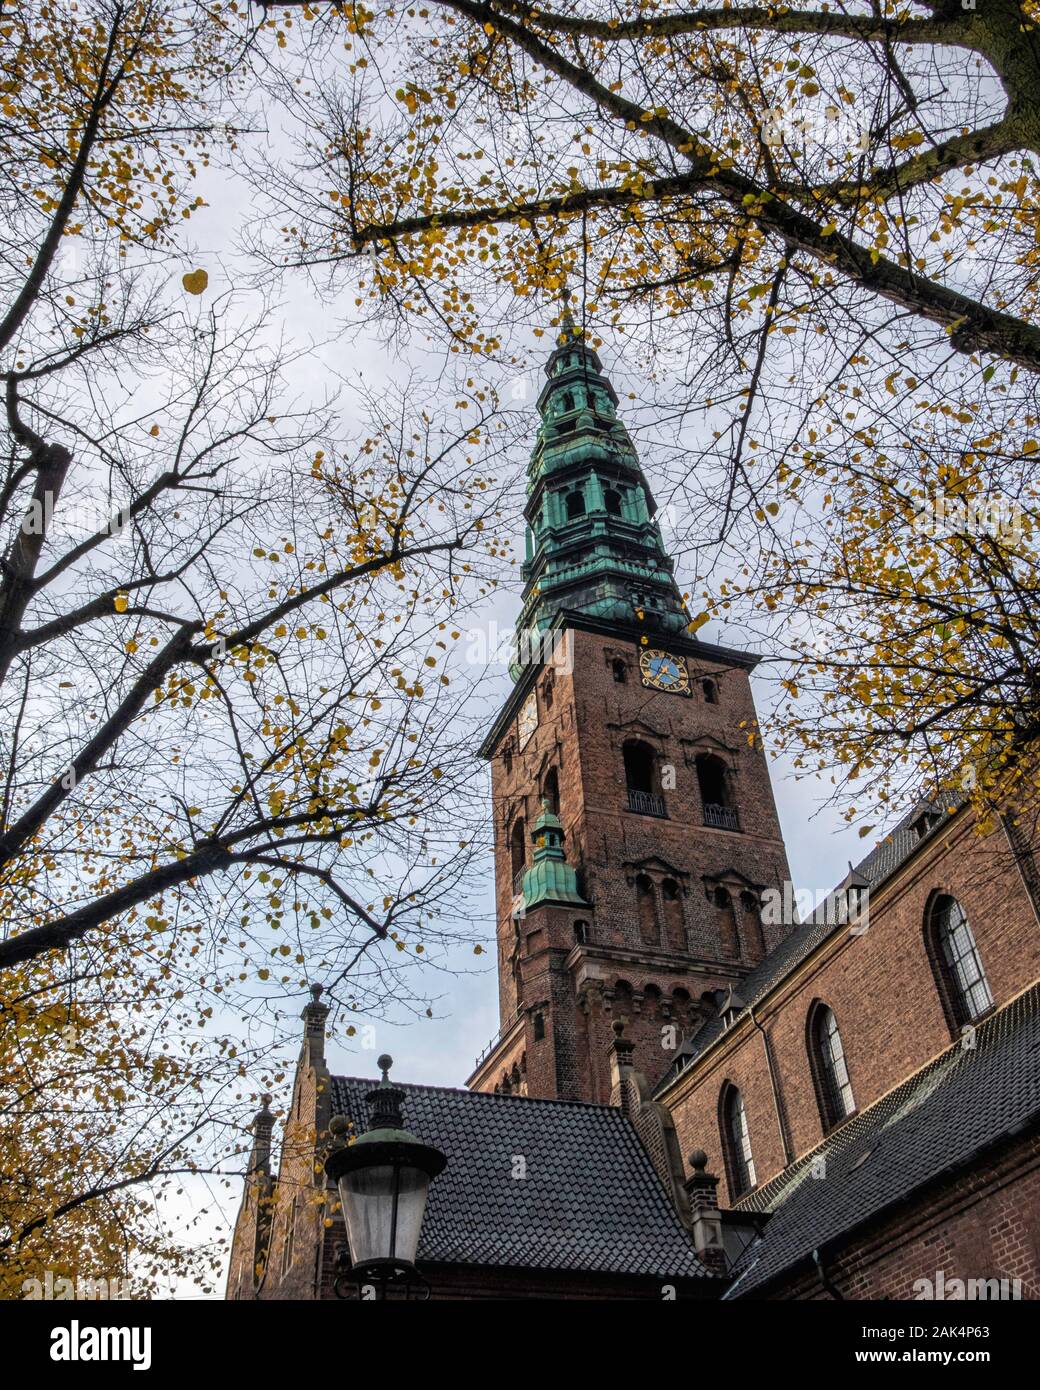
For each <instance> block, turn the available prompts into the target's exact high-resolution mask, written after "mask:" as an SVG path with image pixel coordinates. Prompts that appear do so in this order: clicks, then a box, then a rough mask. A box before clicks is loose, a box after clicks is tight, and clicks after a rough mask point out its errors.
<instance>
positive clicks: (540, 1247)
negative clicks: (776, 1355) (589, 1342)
mask: <svg viewBox="0 0 1040 1390" xmlns="http://www.w3.org/2000/svg"><path fill="white" fill-rule="evenodd" d="M394 1084H395V1085H398V1084H400V1083H398V1082H397V1081H396V1079H395V1082H394ZM373 1085H374V1083H373V1081H371V1080H361V1079H358V1078H356V1077H344V1076H337V1077H333V1079H332V1087H333V1093H332V1110H333V1114H336V1113H339V1114H343V1115H346V1116H347V1117H348V1118H349V1119H352V1120H353V1121H354V1124H355V1125H356V1127H357V1129H358V1130H359V1131H361V1130H364V1129H365V1128H366V1127H367V1125H368V1113H367V1109H366V1106H365V1099H364V1098H365V1095H366V1094H367V1093H368V1092H369V1091H370V1090H372V1088H373ZM402 1089H403V1090H404V1092H405V1101H404V1107H403V1109H404V1123H405V1128H406V1129H408V1130H410V1131H411V1132H412V1133H413V1134H415V1135H416V1137H417V1138H419V1139H421V1140H422V1141H423V1142H424V1143H428V1144H434V1145H436V1146H437V1147H438V1148H439V1149H441V1151H442V1152H443V1153H445V1154H446V1155H447V1157H448V1166H447V1167H446V1168H445V1170H444V1172H443V1173H441V1175H440V1176H439V1177H438V1178H437V1179H436V1181H435V1182H434V1183H433V1184H432V1186H431V1188H430V1197H429V1203H428V1205H427V1208H426V1215H425V1218H424V1220H423V1226H422V1235H421V1237H420V1241H419V1252H418V1255H419V1259H420V1260H422V1261H429V1262H441V1263H446V1264H468V1265H484V1266H503V1265H505V1266H511V1267H518V1268H527V1269H555V1270H571V1271H580V1272H594V1273H610V1274H626V1275H635V1276H639V1275H645V1276H649V1277H653V1278H660V1279H669V1278H672V1279H679V1278H712V1277H717V1276H713V1275H711V1274H710V1273H709V1271H708V1270H707V1269H706V1268H705V1266H704V1265H703V1264H702V1263H701V1261H700V1259H699V1258H698V1256H697V1254H696V1252H695V1250H694V1248H693V1244H692V1241H691V1240H690V1237H689V1235H688V1234H687V1233H686V1231H685V1229H684V1228H683V1226H682V1224H681V1223H680V1221H679V1218H678V1216H677V1215H676V1212H675V1210H674V1208H673V1207H672V1205H671V1203H670V1201H669V1199H668V1197H667V1196H666V1194H665V1190H664V1187H663V1185H662V1183H661V1181H660V1179H659V1178H658V1176H657V1173H656V1172H655V1170H654V1168H653V1166H652V1164H651V1163H650V1159H649V1157H648V1156H647V1153H646V1150H645V1149H644V1148H643V1146H642V1144H641V1143H640V1141H639V1138H638V1136H637V1134H636V1132H635V1129H634V1128H633V1126H632V1123H631V1121H630V1120H629V1119H628V1118H627V1117H626V1116H625V1114H624V1113H623V1112H622V1111H621V1110H620V1109H619V1108H616V1107H614V1106H609V1105H590V1104H585V1103H582V1102H579V1101H549V1100H529V1099H527V1098H526V1097H523V1096H501V1095H492V1094H488V1093H485V1092H480V1091H461V1090H453V1089H450V1088H447V1087H440V1086H402ZM521 1162H522V1164H523V1172H524V1176H516V1175H515V1174H516V1173H517V1172H518V1169H519V1165H520V1163H521Z"/></svg>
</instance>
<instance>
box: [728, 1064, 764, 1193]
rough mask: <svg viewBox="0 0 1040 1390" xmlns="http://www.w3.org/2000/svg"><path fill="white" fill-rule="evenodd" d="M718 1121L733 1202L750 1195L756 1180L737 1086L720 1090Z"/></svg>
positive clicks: (746, 1125)
mask: <svg viewBox="0 0 1040 1390" xmlns="http://www.w3.org/2000/svg"><path fill="white" fill-rule="evenodd" d="M719 1120H720V1129H721V1131H722V1151H723V1154H724V1155H725V1159H726V1176H727V1177H728V1179H729V1192H730V1197H731V1198H732V1199H733V1200H734V1201H735V1200H736V1199H737V1198H738V1197H742V1196H743V1195H744V1193H745V1192H750V1191H751V1189H752V1188H753V1187H754V1186H755V1185H756V1183H757V1182H758V1178H757V1176H756V1174H755V1159H754V1156H753V1154H752V1152H751V1134H750V1131H749V1130H748V1119H747V1111H746V1110H745V1108H744V1097H743V1096H742V1095H741V1094H740V1092H739V1091H738V1090H737V1088H736V1086H733V1085H730V1084H728V1083H727V1084H726V1085H725V1086H724V1087H723V1090H722V1097H721V1100H720V1102H719Z"/></svg>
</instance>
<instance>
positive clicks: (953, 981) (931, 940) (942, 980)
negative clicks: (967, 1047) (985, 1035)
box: [927, 894, 993, 1031]
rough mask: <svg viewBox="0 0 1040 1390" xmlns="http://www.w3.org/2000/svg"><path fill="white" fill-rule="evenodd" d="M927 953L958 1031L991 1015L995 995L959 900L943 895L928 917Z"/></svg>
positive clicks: (955, 1029) (942, 996)
mask: <svg viewBox="0 0 1040 1390" xmlns="http://www.w3.org/2000/svg"><path fill="white" fill-rule="evenodd" d="M927 936H928V954H929V957H930V958H931V962H932V970H933V971H934V973H935V979H936V984H937V985H938V987H939V996H940V998H941V999H942V1003H943V1008H944V1010H945V1011H946V1017H947V1021H948V1022H949V1024H950V1026H951V1028H952V1029H953V1030H954V1031H957V1030H959V1029H961V1028H963V1027H964V1025H965V1024H967V1023H974V1022H975V1021H976V1019H979V1018H981V1017H982V1015H983V1014H985V1013H988V1012H989V1010H990V1009H991V1008H992V1007H993V995H992V993H991V992H990V987H989V981H988V980H987V979H986V972H985V970H984V969H983V966H982V959H981V957H980V956H979V948H978V946H976V944H975V936H974V933H973V932H972V930H971V927H970V926H969V925H968V918H967V915H966V914H965V911H964V909H963V908H962V907H961V905H960V903H959V902H958V901H957V899H956V898H951V897H949V896H948V895H947V894H941V895H940V896H938V897H937V898H936V899H935V901H934V902H933V903H932V905H931V908H930V910H929V914H928V933H927Z"/></svg>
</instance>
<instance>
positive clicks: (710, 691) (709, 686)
mask: <svg viewBox="0 0 1040 1390" xmlns="http://www.w3.org/2000/svg"><path fill="white" fill-rule="evenodd" d="M701 691H702V693H703V695H704V702H705V704H708V705H717V704H718V703H719V687H718V686H717V685H716V684H715V682H714V681H712V680H707V681H701Z"/></svg>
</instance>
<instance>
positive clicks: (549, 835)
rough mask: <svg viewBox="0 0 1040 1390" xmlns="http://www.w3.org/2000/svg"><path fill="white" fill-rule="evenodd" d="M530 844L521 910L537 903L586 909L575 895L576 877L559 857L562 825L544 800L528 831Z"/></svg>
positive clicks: (560, 853) (564, 860) (562, 856)
mask: <svg viewBox="0 0 1040 1390" xmlns="http://www.w3.org/2000/svg"><path fill="white" fill-rule="evenodd" d="M531 838H532V840H533V841H534V855H533V858H534V863H533V864H532V865H531V867H530V868H529V869H528V870H527V872H526V873H525V874H524V882H523V894H524V908H525V910H528V911H529V910H530V909H531V908H532V907H537V906H538V905H539V904H540V903H571V904H574V905H576V906H578V907H588V905H589V904H588V903H587V902H586V901H585V899H584V898H583V897H582V896H581V894H580V893H579V892H578V876H577V874H576V873H575V872H574V870H573V869H572V868H571V866H570V865H569V864H568V863H567V861H566V859H565V858H564V854H563V826H562V825H561V824H560V818H559V816H557V815H554V814H553V811H552V809H551V808H550V806H549V802H548V800H547V799H545V798H543V799H542V813H541V815H540V816H539V817H538V819H537V820H536V821H535V823H534V826H533V828H532V830H531Z"/></svg>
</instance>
